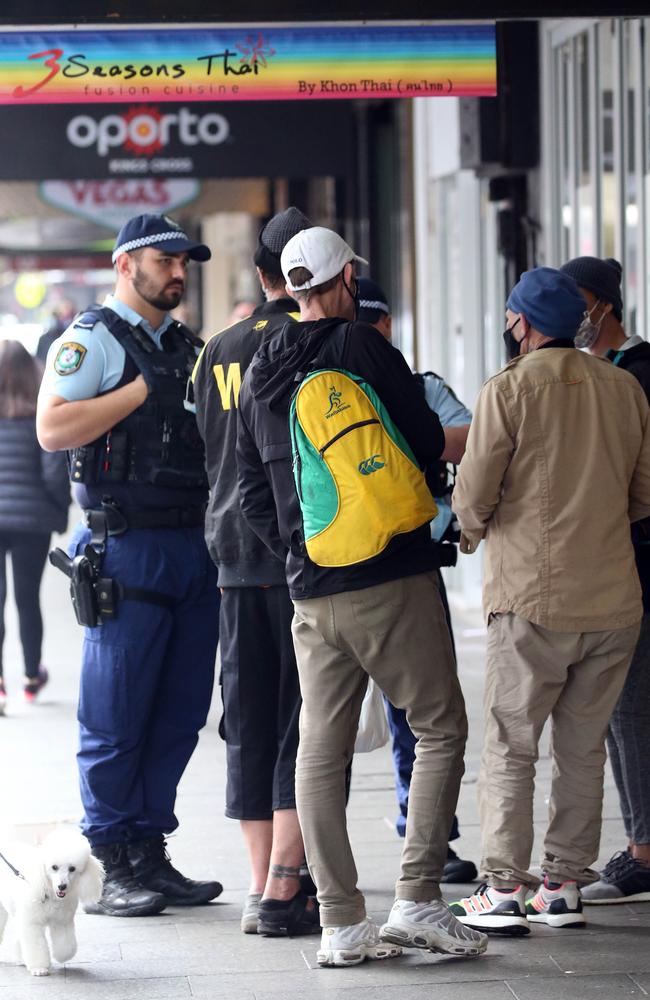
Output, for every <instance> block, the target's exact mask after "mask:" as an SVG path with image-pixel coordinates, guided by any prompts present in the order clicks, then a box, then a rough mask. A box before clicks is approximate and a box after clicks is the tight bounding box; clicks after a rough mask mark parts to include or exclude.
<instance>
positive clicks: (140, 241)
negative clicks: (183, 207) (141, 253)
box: [112, 215, 212, 263]
mask: <svg viewBox="0 0 650 1000" xmlns="http://www.w3.org/2000/svg"><path fill="white" fill-rule="evenodd" d="M142 247H155V248H156V249H157V250H167V251H168V252H169V253H186V254H188V256H189V257H190V258H191V259H192V260H199V261H206V260H210V257H211V256H212V254H211V253H210V250H209V248H208V247H207V246H205V244H203V243H196V242H194V241H193V240H190V238H189V237H188V236H187V234H186V233H184V232H183V230H182V229H181V227H180V226H179V225H178V223H176V222H174V220H173V219H170V218H169V217H168V216H165V215H136V216H135V217H134V218H133V219H129V221H128V222H125V223H124V225H123V226H122V228H121V229H120V231H119V233H118V234H117V239H116V241H115V248H114V250H113V256H112V260H113V263H115V261H116V260H117V258H118V257H119V256H120V254H123V253H130V252H131V251H132V250H139V249H141V248H142Z"/></svg>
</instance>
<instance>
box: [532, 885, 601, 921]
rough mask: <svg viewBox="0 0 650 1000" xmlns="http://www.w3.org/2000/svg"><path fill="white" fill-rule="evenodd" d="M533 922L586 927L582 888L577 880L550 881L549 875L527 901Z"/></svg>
mask: <svg viewBox="0 0 650 1000" xmlns="http://www.w3.org/2000/svg"><path fill="white" fill-rule="evenodd" d="M526 914H527V916H528V919H529V920H530V921H531V923H534V924H548V925H549V927H584V925H585V924H586V923H587V921H586V920H585V917H584V914H583V912H582V901H581V899H580V889H579V888H578V883H577V882H549V880H548V875H545V876H544V881H543V883H542V884H541V885H540V887H539V889H538V890H537V892H536V893H535V895H534V896H532V897H531V898H530V899H529V900H528V902H527V903H526Z"/></svg>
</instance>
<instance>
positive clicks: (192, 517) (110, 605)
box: [49, 497, 205, 628]
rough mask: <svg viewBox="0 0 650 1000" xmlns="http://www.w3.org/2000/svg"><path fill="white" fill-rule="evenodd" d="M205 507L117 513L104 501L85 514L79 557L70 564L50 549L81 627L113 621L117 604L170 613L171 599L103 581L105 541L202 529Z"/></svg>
mask: <svg viewBox="0 0 650 1000" xmlns="http://www.w3.org/2000/svg"><path fill="white" fill-rule="evenodd" d="M204 517H205V508H204V507H189V508H180V507H179V508H166V509H160V510H157V509H153V508H143V509H128V510H121V509H120V508H119V507H117V505H116V504H115V502H114V501H113V500H111V499H110V498H108V497H105V498H104V499H103V500H102V505H101V507H93V508H91V509H89V510H85V511H84V520H85V522H86V525H87V526H88V527H89V528H90V532H91V536H90V543H89V544H88V545H86V546H84V550H83V552H81V553H79V555H76V556H73V557H72V558H70V556H68V555H67V554H66V553H65V552H64V551H63V549H58V548H57V549H52V551H51V552H50V557H49V558H50V562H51V563H52V565H53V566H55V567H56V568H57V569H60V570H61V572H62V573H65V575H66V576H67V577H68V578H69V580H70V597H71V598H72V607H73V608H74V613H75V616H76V619H77V622H78V624H79V625H84V626H85V627H86V628H95V627H96V626H97V625H101V624H102V623H103V622H104V621H111V620H112V619H114V618H116V617H117V609H118V605H119V602H120V601H121V600H128V601H144V602H145V603H146V604H157V605H158V606H159V607H161V608H172V607H173V606H174V604H175V603H176V602H175V599H174V598H173V597H172V596H171V595H170V594H162V593H160V592H159V591H157V590H148V589H146V588H145V587H125V586H123V584H121V583H118V581H117V580H113V579H111V578H109V577H103V576H101V565H102V562H103V559H104V553H105V551H106V539H107V538H112V537H116V536H119V535H123V534H124V533H125V532H126V531H128V529H129V528H193V527H198V526H199V525H201V524H203V521H204Z"/></svg>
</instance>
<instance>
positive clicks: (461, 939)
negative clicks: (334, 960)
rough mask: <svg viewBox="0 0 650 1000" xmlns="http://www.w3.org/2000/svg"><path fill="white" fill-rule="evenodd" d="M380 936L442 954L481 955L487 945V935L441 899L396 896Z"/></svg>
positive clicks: (410, 946)
mask: <svg viewBox="0 0 650 1000" xmlns="http://www.w3.org/2000/svg"><path fill="white" fill-rule="evenodd" d="M379 936H380V938H381V940H382V941H392V942H394V943H395V944H401V945H403V946H404V947H405V948H426V949H427V950H428V951H435V952H439V953H441V954H443V955H482V954H483V952H484V951H485V949H486V948H487V937H486V936H485V934H481V933H479V932H478V931H475V930H472V928H471V927H464V926H463V925H462V924H461V923H460V921H458V920H456V918H455V916H454V915H453V913H452V912H451V911H450V909H449V907H448V906H447V904H446V903H445V902H444V901H443V900H442V899H432V900H431V901H430V902H429V903H411V902H410V901H409V900H408V899H396V900H395V903H394V904H393V908H392V910H391V911H390V914H389V916H388V920H387V921H386V923H385V924H384V926H383V927H382V928H381V930H380V931H379Z"/></svg>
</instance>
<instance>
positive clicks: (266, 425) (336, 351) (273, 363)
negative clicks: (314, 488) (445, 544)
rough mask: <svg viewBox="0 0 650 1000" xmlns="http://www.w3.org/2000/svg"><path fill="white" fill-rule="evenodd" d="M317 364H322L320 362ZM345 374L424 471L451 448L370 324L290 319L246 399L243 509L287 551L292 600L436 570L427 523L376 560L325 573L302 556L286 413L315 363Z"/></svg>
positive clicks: (272, 543) (400, 361)
mask: <svg viewBox="0 0 650 1000" xmlns="http://www.w3.org/2000/svg"><path fill="white" fill-rule="evenodd" d="M315 362H317V365H316V364H315ZM316 366H318V367H332V368H343V369H345V370H346V371H349V372H351V373H352V374H354V375H359V376H360V377H361V378H363V379H365V380H366V381H367V382H369V383H370V385H371V386H372V387H373V389H374V390H375V391H376V392H377V394H378V396H379V398H380V399H381V401H382V402H383V404H384V406H385V407H386V409H387V410H388V412H389V414H390V416H391V418H392V420H393V421H394V422H395V424H396V426H397V427H398V428H399V430H400V431H401V433H402V434H403V435H404V437H405V438H406V440H407V441H408V443H409V445H410V446H411V449H412V450H413V453H414V454H415V456H416V458H417V460H418V462H419V463H420V465H421V466H424V465H425V464H426V463H428V462H431V461H435V460H436V459H437V458H439V457H440V455H441V453H442V451H443V450H444V447H445V443H444V441H445V439H444V432H443V430H442V427H441V425H440V421H439V420H438V417H437V416H436V414H435V413H433V412H432V411H431V410H430V409H429V407H428V405H427V403H426V400H425V398H424V394H423V393H421V392H414V391H413V389H414V382H413V375H412V373H411V371H410V369H409V367H408V365H407V364H406V361H405V360H404V358H403V357H402V355H401V353H400V352H399V351H398V350H396V349H395V348H394V347H392V346H391V344H389V343H388V341H386V340H385V339H384V338H383V337H382V335H381V334H380V333H379V332H378V331H377V330H375V328H374V327H372V326H369V325H368V324H366V323H360V322H356V323H346V322H345V321H344V320H341V319H322V320H316V321H313V322H308V323H287V324H286V326H285V327H284V328H283V329H282V331H281V332H280V333H278V334H277V335H276V336H275V337H273V338H272V339H271V340H269V341H267V342H266V343H265V344H263V345H262V347H261V348H260V350H259V351H258V353H257V354H256V355H255V357H254V359H253V361H252V363H251V365H250V367H249V369H248V372H247V373H246V377H245V378H244V381H243V383H242V387H241V392H240V397H239V426H238V436H237V467H238V477H239V493H240V503H241V509H242V512H243V514H244V516H245V517H246V519H247V521H248V523H249V524H250V526H251V528H252V529H253V531H255V533H256V534H257V535H258V536H259V537H260V538H261V539H262V541H263V542H264V543H265V544H266V545H267V546H268V548H269V549H270V550H271V551H272V552H274V553H275V554H276V555H277V556H278V557H280V558H284V557H285V555H286V569H287V582H288V584H289V591H290V594H291V597H292V598H293V599H294V600H301V599H305V598H310V597H323V596H326V595H328V594H337V593H342V592H344V591H348V590H360V589H362V588H364V587H372V586H375V585H376V584H380V583H385V582H387V581H389V580H396V579H399V578H400V577H404V576H413V575H415V574H417V573H426V572H428V571H430V570H432V569H434V568H435V567H436V566H437V565H438V561H437V554H436V550H435V546H434V545H433V544H432V542H431V535H430V531H429V525H428V524H425V525H423V526H422V527H421V528H418V529H417V530H416V531H412V532H409V533H408V534H403V535H398V536H396V537H395V538H393V539H392V541H391V542H390V543H389V545H388V546H387V548H386V549H385V550H384V551H383V552H382V553H381V554H380V555H378V556H376V557H375V558H373V559H370V560H368V561H367V562H364V563H360V564H358V565H355V566H345V567H336V568H324V567H321V566H317V565H316V564H315V563H313V562H312V561H311V560H310V559H309V558H308V557H307V556H306V555H304V554H303V545H302V516H301V513H300V506H299V503H298V497H297V494H296V489H295V485H294V479H293V472H292V468H291V443H290V437H289V407H290V403H291V397H292V395H293V393H294V391H295V389H296V388H297V386H298V383H299V382H300V381H301V380H302V378H303V377H304V376H305V375H306V374H307V373H308V372H309V371H310V370H313V368H314V367H316Z"/></svg>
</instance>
